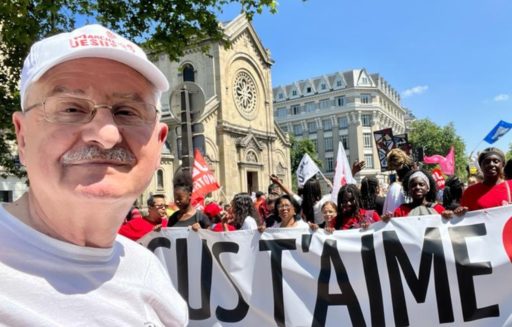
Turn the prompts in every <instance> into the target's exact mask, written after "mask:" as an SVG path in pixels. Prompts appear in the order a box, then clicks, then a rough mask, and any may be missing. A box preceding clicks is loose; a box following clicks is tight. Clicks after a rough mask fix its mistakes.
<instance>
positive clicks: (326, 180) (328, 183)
mask: <svg viewBox="0 0 512 327" xmlns="http://www.w3.org/2000/svg"><path fill="white" fill-rule="evenodd" d="M318 173H319V174H320V175H321V176H322V177H323V179H324V181H325V182H326V183H327V185H328V186H329V187H330V188H331V190H332V183H331V181H330V180H329V179H328V178H327V177H325V175H324V174H322V172H321V171H320V170H319V171H318Z"/></svg>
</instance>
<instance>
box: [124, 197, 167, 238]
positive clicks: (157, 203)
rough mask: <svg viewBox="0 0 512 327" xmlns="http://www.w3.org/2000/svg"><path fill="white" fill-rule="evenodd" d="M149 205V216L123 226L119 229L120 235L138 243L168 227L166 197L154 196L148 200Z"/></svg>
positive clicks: (133, 220)
mask: <svg viewBox="0 0 512 327" xmlns="http://www.w3.org/2000/svg"><path fill="white" fill-rule="evenodd" d="M147 204H148V211H149V212H148V216H147V217H142V218H139V219H132V220H130V221H128V222H127V223H125V224H123V226H121V228H120V229H119V234H121V235H123V236H126V237H128V238H129V239H131V240H134V241H136V240H138V239H139V238H141V237H143V236H144V235H146V234H147V233H150V232H151V231H153V230H157V229H159V228H161V227H167V212H166V209H167V205H166V204H165V196H164V195H163V194H154V195H152V196H151V197H150V198H149V199H148V201H147Z"/></svg>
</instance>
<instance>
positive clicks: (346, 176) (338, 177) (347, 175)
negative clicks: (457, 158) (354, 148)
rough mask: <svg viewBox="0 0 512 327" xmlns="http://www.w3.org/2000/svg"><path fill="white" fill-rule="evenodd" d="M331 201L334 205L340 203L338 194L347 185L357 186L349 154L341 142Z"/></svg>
mask: <svg viewBox="0 0 512 327" xmlns="http://www.w3.org/2000/svg"><path fill="white" fill-rule="evenodd" d="M332 184H333V185H332V193H331V199H332V201H334V203H337V201H338V192H339V191H340V188H341V187H342V186H343V185H345V184H356V180H355V179H354V177H353V176H352V169H351V168H350V164H349V163H348V159H347V154H346V153H345V149H344V148H343V144H341V142H340V143H339V145H338V157H337V158H336V170H335V171H334V180H333V183H332Z"/></svg>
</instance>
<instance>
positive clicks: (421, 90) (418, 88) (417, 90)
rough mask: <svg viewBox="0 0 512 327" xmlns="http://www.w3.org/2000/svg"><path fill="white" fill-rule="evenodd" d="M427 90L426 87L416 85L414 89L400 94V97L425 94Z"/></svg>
mask: <svg viewBox="0 0 512 327" xmlns="http://www.w3.org/2000/svg"><path fill="white" fill-rule="evenodd" d="M427 90H428V85H418V86H415V87H412V88H410V89H407V90H405V91H403V92H402V97H403V98H407V97H410V96H413V95H416V94H422V93H425V91H427Z"/></svg>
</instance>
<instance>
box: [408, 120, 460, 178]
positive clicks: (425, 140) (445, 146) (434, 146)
mask: <svg viewBox="0 0 512 327" xmlns="http://www.w3.org/2000/svg"><path fill="white" fill-rule="evenodd" d="M409 142H410V143H411V144H412V146H413V148H418V147H423V148H424V151H425V152H424V154H425V155H426V156H431V155H434V154H439V155H442V156H446V154H447V153H448V151H450V147H451V146H452V145H453V147H454V150H455V174H456V175H457V176H459V177H466V164H467V158H466V155H465V150H466V145H465V144H464V141H463V140H462V138H461V137H460V136H458V135H457V133H456V131H455V127H454V126H453V123H449V124H448V125H446V126H444V127H441V126H438V125H437V124H435V123H433V122H432V121H430V120H429V119H419V120H416V121H414V122H413V123H412V124H411V131H410V132H409ZM426 167H427V168H433V167H434V165H426Z"/></svg>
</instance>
